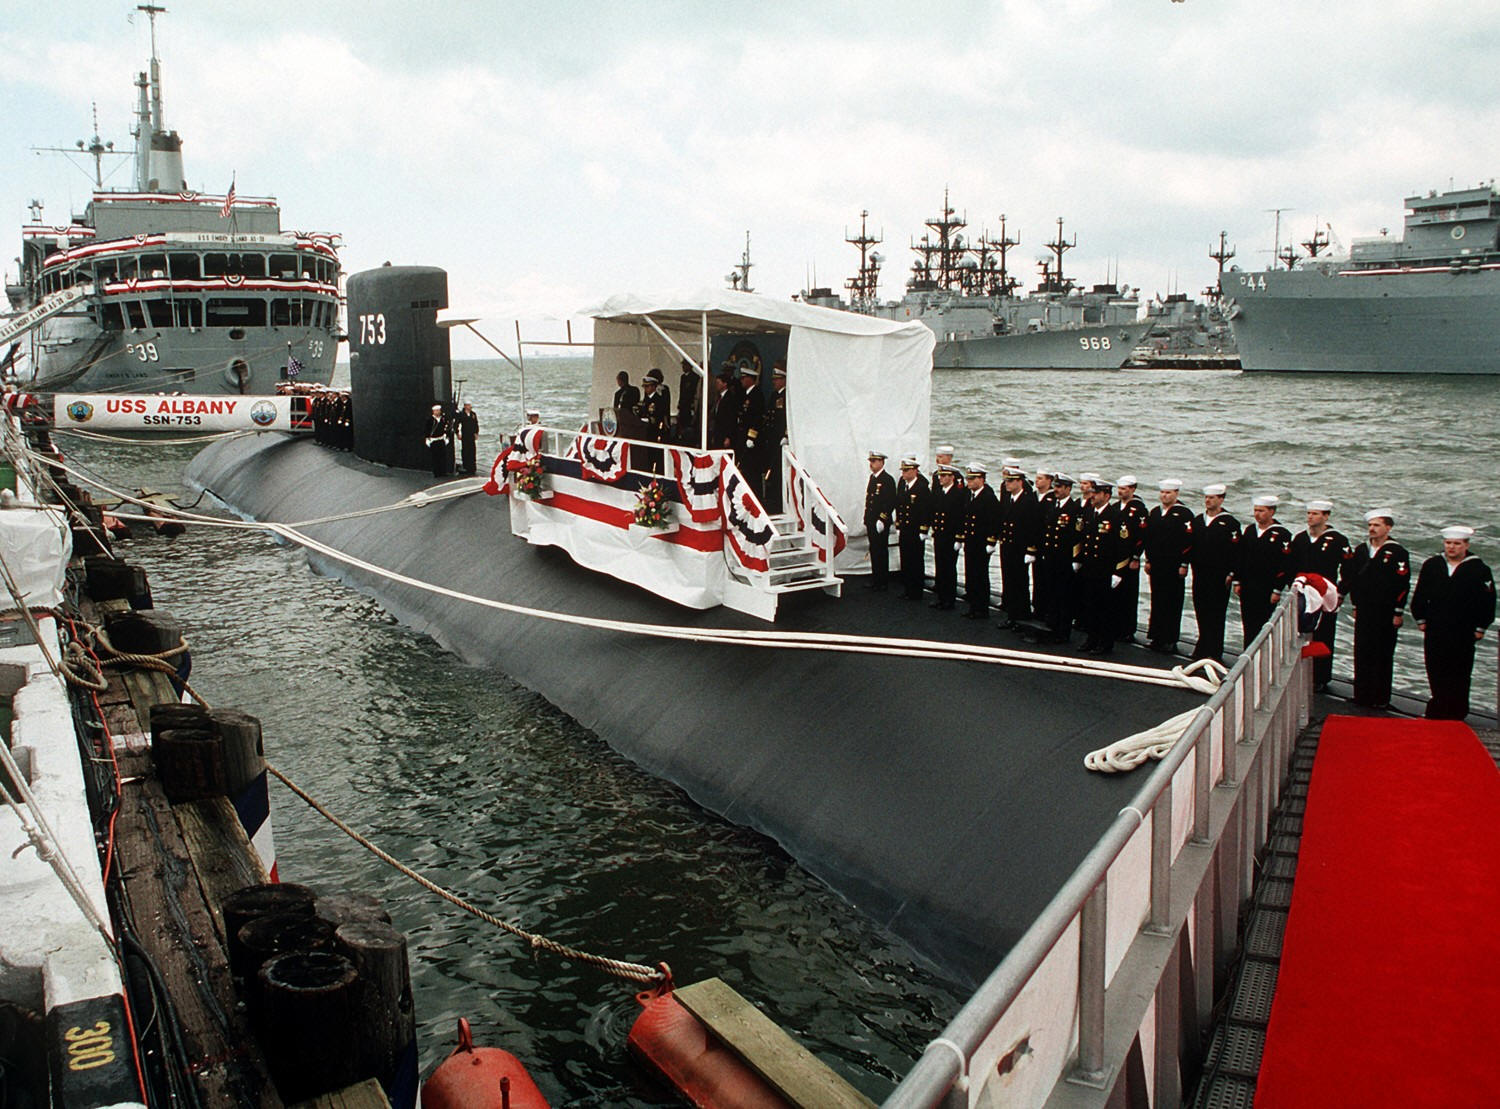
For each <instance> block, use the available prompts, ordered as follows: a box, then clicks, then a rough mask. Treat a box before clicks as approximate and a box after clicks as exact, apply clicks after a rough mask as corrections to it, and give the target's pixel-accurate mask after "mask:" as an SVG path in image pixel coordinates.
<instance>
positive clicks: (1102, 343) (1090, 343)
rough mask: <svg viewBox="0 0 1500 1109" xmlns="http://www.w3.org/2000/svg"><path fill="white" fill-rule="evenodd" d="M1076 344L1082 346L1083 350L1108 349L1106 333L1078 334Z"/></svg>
mask: <svg viewBox="0 0 1500 1109" xmlns="http://www.w3.org/2000/svg"><path fill="white" fill-rule="evenodd" d="M1078 345H1079V346H1080V347H1082V348H1083V349H1084V350H1108V349H1109V336H1108V335H1080V336H1078Z"/></svg>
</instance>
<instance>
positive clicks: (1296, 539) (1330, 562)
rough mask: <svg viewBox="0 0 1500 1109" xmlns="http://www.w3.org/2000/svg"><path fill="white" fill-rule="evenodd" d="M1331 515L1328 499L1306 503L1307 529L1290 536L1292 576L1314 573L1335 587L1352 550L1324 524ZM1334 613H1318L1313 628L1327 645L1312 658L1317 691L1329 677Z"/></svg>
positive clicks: (1334, 632) (1339, 533)
mask: <svg viewBox="0 0 1500 1109" xmlns="http://www.w3.org/2000/svg"><path fill="white" fill-rule="evenodd" d="M1332 515H1333V502H1332V501H1328V500H1315V501H1308V502H1307V529H1306V530H1305V531H1299V532H1298V533H1297V534H1296V535H1294V536H1292V553H1291V564H1292V577H1294V578H1295V577H1296V576H1297V575H1298V574H1318V575H1321V576H1322V577H1324V578H1326V579H1327V580H1328V581H1329V582H1331V583H1332V584H1333V585H1334V586H1335V587H1337V586H1338V584H1339V582H1340V581H1342V580H1343V577H1344V570H1345V567H1346V565H1347V564H1348V562H1349V557H1350V556H1351V555H1352V554H1353V553H1354V551H1353V548H1351V547H1350V546H1349V540H1348V539H1346V538H1345V537H1344V535H1343V533H1342V532H1338V531H1335V530H1334V529H1333V528H1331V527H1329V526H1328V520H1329V517H1330V516H1332ZM1338 615H1339V614H1338V613H1337V612H1323V613H1321V614H1320V615H1319V616H1318V626H1317V627H1316V628H1315V629H1314V630H1313V639H1314V640H1315V641H1317V642H1318V643H1321V644H1323V645H1324V646H1326V647H1327V648H1328V654H1326V655H1321V656H1318V657H1317V658H1314V659H1313V689H1315V690H1316V691H1317V692H1319V693H1321V692H1323V690H1325V689H1327V688H1328V680H1329V679H1330V678H1331V677H1333V640H1334V636H1335V635H1336V634H1337V631H1338Z"/></svg>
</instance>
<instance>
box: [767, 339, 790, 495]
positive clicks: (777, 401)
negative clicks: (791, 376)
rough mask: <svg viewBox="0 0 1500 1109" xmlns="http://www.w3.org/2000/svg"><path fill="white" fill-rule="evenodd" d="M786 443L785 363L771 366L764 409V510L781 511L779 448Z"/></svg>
mask: <svg viewBox="0 0 1500 1109" xmlns="http://www.w3.org/2000/svg"><path fill="white" fill-rule="evenodd" d="M785 443H786V363H785V362H783V361H781V360H780V359H777V360H776V364H775V365H774V366H772V367H771V406H770V408H768V409H767V410H766V444H765V451H766V454H765V458H764V463H765V471H766V511H767V512H770V513H771V514H773V515H775V514H778V513H780V512H781V448H782V445H783V444H785Z"/></svg>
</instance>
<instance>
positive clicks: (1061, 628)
mask: <svg viewBox="0 0 1500 1109" xmlns="http://www.w3.org/2000/svg"><path fill="white" fill-rule="evenodd" d="M1052 483H1053V487H1052V489H1051V491H1050V492H1049V494H1048V499H1047V501H1046V502H1044V510H1043V517H1042V538H1041V542H1040V543H1039V544H1038V546H1037V561H1036V610H1037V615H1038V616H1040V617H1041V618H1042V620H1043V621H1044V622H1045V623H1046V625H1047V634H1046V635H1038V636H1035V637H1033V641H1034V642H1038V643H1066V642H1067V641H1068V639H1069V637H1070V636H1071V634H1072V629H1073V609H1074V592H1075V589H1074V581H1073V563H1074V561H1075V560H1076V559H1077V558H1078V529H1079V525H1080V519H1081V517H1082V515H1083V511H1084V508H1083V505H1081V504H1080V503H1079V502H1078V501H1077V500H1075V499H1074V498H1073V479H1072V478H1071V477H1069V476H1068V475H1067V474H1063V473H1055V474H1053V475H1052Z"/></svg>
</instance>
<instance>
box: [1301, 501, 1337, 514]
mask: <svg viewBox="0 0 1500 1109" xmlns="http://www.w3.org/2000/svg"><path fill="white" fill-rule="evenodd" d="M1307 510H1308V511H1309V512H1332V511H1333V502H1332V501H1322V500H1319V501H1308V502H1307Z"/></svg>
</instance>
